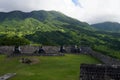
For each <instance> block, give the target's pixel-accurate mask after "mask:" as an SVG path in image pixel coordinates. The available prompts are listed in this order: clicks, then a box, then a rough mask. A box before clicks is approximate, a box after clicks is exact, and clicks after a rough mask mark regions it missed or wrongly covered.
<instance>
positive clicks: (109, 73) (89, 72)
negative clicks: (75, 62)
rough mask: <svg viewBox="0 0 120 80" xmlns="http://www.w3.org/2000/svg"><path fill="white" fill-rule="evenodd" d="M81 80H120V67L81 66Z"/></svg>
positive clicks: (101, 65)
mask: <svg viewBox="0 0 120 80" xmlns="http://www.w3.org/2000/svg"><path fill="white" fill-rule="evenodd" d="M80 80H120V65H103V64H81V66H80Z"/></svg>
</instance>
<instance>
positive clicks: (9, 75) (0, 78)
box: [0, 73, 16, 80]
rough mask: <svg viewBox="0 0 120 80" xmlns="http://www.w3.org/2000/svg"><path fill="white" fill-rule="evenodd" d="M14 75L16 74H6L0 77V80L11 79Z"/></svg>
mask: <svg viewBox="0 0 120 80" xmlns="http://www.w3.org/2000/svg"><path fill="white" fill-rule="evenodd" d="M15 75H16V73H7V74H5V75H3V76H1V77H0V80H8V79H9V78H11V77H13V76H15Z"/></svg>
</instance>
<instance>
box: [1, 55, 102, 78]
mask: <svg viewBox="0 0 120 80" xmlns="http://www.w3.org/2000/svg"><path fill="white" fill-rule="evenodd" d="M27 58H29V59H35V61H36V62H35V63H34V64H23V63H21V62H20V59H21V57H14V58H6V56H3V55H0V75H4V74H6V73H16V74H17V75H16V76H14V77H13V78H11V79H10V80H79V76H80V64H82V63H88V64H96V63H100V62H99V61H98V60H97V59H95V58H93V57H91V56H88V55H79V56H78V55H70V54H69V55H66V56H62V57H55V56H54V57H52V56H51V57H47V56H46V57H45V56H44V57H43V56H40V57H27Z"/></svg>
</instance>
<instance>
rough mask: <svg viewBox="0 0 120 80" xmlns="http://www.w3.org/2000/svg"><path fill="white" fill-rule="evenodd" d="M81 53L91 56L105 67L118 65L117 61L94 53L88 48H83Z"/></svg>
mask: <svg viewBox="0 0 120 80" xmlns="http://www.w3.org/2000/svg"><path fill="white" fill-rule="evenodd" d="M82 53H84V54H87V55H91V56H93V57H95V58H97V59H98V60H100V61H101V62H103V63H104V64H107V65H113V64H115V65H120V60H119V59H115V58H112V57H110V56H107V55H104V54H102V53H99V52H95V51H93V50H92V49H91V48H90V47H83V50H82Z"/></svg>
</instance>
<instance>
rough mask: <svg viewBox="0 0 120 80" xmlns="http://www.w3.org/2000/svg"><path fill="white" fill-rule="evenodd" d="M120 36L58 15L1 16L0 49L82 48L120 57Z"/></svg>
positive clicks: (23, 13)
mask: <svg viewBox="0 0 120 80" xmlns="http://www.w3.org/2000/svg"><path fill="white" fill-rule="evenodd" d="M119 36H120V34H119V33H112V32H105V31H99V30H96V29H95V28H94V27H91V26H90V25H89V24H88V23H85V22H81V21H78V20H76V19H74V18H71V17H68V16H66V15H64V14H62V13H61V12H57V11H44V10H41V11H32V12H21V11H12V12H0V45H26V44H42V45H78V46H81V45H82V46H90V47H92V48H93V49H94V50H97V51H101V52H103V53H106V54H107V55H111V56H114V57H118V56H119V54H118V53H119V50H120V38H119ZM23 43H24V44H23Z"/></svg>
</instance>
